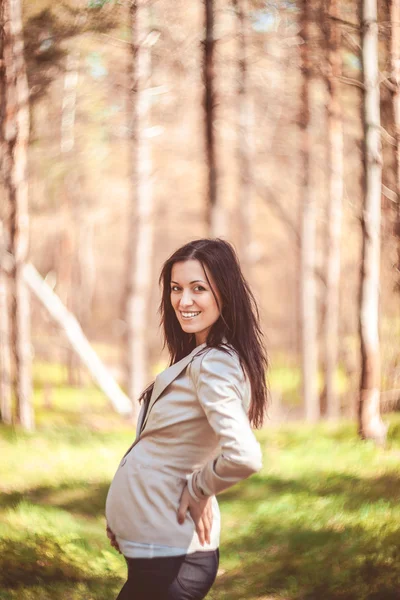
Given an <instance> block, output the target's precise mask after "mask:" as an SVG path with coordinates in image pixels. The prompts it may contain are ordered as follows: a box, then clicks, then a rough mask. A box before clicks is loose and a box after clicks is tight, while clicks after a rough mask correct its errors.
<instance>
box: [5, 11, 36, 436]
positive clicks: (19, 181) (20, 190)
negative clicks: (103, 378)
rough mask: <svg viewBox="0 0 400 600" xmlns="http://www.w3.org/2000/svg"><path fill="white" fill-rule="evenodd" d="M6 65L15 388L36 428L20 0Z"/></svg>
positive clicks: (22, 419) (20, 410) (8, 33)
mask: <svg viewBox="0 0 400 600" xmlns="http://www.w3.org/2000/svg"><path fill="white" fill-rule="evenodd" d="M3 31H4V68H5V79H6V92H5V93H6V98H5V102H6V110H5V120H4V122H3V128H4V129H3V132H4V133H3V136H2V137H3V138H4V142H5V144H4V149H5V152H4V163H5V164H4V183H5V189H6V195H7V196H8V201H9V206H10V226H9V230H10V240H9V253H10V254H11V256H12V258H13V264H12V269H11V274H10V294H11V348H12V354H13V359H14V389H15V397H16V400H17V420H18V422H19V423H20V424H21V425H22V426H23V427H24V428H25V429H28V430H31V429H33V428H34V416H33V409H32V381H31V348H30V307H29V297H28V291H27V289H26V287H25V285H24V283H23V277H22V271H23V268H24V263H25V261H26V258H27V253H28V235H29V221H28V177H27V150H28V139H29V90H28V81H27V77H26V68H25V59H24V45H23V37H22V22H21V4H20V1H19V0H6V1H5V2H4V29H3Z"/></svg>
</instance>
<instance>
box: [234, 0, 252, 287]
mask: <svg viewBox="0 0 400 600" xmlns="http://www.w3.org/2000/svg"><path fill="white" fill-rule="evenodd" d="M233 6H234V9H235V12H236V24H237V34H236V35H237V44H238V50H237V82H238V83H237V119H238V126H237V132H238V139H237V162H238V171H239V185H238V188H239V193H238V214H239V236H240V241H239V249H240V256H241V262H242V266H243V270H244V272H245V273H246V274H247V276H249V273H250V266H251V254H250V252H251V241H252V214H253V199H252V176H251V163H252V160H251V143H250V127H251V112H252V111H251V107H250V101H249V92H248V82H247V79H248V76H247V42H248V22H247V13H248V5H247V0H233Z"/></svg>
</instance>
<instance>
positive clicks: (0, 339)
mask: <svg viewBox="0 0 400 600" xmlns="http://www.w3.org/2000/svg"><path fill="white" fill-rule="evenodd" d="M4 4H5V3H4V2H1V3H0V124H1V123H4V122H5V112H6V102H5V91H6V71H5V68H4V35H3V31H4ZM4 152H5V140H4V128H3V127H1V126H0V194H1V197H3V196H4V195H5V189H4V177H3V176H4ZM0 217H1V219H2V220H1V221H0V410H1V420H2V421H3V422H4V423H7V424H11V422H12V397H11V360H10V328H9V313H8V278H7V274H6V271H5V268H4V261H5V260H6V248H7V242H6V231H5V228H4V224H3V222H4V220H5V218H6V211H5V209H4V205H3V207H0Z"/></svg>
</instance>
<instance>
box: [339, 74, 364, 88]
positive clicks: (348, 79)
mask: <svg viewBox="0 0 400 600" xmlns="http://www.w3.org/2000/svg"><path fill="white" fill-rule="evenodd" d="M338 79H339V81H341V82H342V83H345V84H346V85H353V86H355V87H358V88H360V90H363V89H364V84H363V83H362V82H361V81H358V80H357V79H352V78H351V77H345V76H344V75H340V76H339V77H338Z"/></svg>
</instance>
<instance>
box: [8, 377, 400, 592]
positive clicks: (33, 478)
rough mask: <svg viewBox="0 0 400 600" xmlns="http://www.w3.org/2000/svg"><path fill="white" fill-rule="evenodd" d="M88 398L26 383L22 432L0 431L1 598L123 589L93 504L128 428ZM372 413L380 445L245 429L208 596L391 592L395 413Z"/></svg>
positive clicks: (328, 430) (315, 431)
mask: <svg viewBox="0 0 400 600" xmlns="http://www.w3.org/2000/svg"><path fill="white" fill-rule="evenodd" d="M50 375H51V374H50ZM53 375H54V379H55V380H57V379H58V377H59V375H58V373H57V371H55V372H54V374H53ZM91 393H92V394H93V395H92V396H91V395H90V394H91ZM96 394H97V392H90V393H89V394H88V390H75V394H74V393H73V391H71V390H67V389H64V390H60V391H55V392H54V401H53V402H52V404H51V408H48V409H47V410H46V409H45V407H44V406H43V403H42V400H41V395H40V392H37V396H36V404H37V411H38V412H39V414H40V419H39V427H38V430H37V431H36V432H35V433H33V434H27V433H24V432H22V431H20V430H17V429H14V428H6V427H4V426H3V427H0V456H1V473H0V599H1V600H17V599H18V600H50V599H51V600H57V599H60V600H112V598H115V597H116V596H117V593H118V591H119V589H120V588H121V586H122V584H123V581H124V576H125V563H124V560H123V558H122V557H121V556H120V555H119V554H117V553H116V552H115V551H114V550H113V549H112V548H111V547H110V546H109V544H108V540H107V538H106V536H105V532H104V527H105V520H104V516H103V513H104V502H105V497H106V494H107V490H108V486H109V483H110V480H111V478H112V476H113V474H114V471H115V469H116V466H117V464H118V461H119V459H120V457H121V456H122V454H123V452H124V451H125V450H126V448H127V447H128V445H129V444H130V442H131V440H132V438H133V430H132V427H131V426H130V425H129V423H127V422H126V421H122V420H121V419H119V418H118V417H116V416H115V415H113V414H110V411H109V409H108V405H107V403H105V402H104V400H102V399H101V398H100V397H98V396H97V395H96ZM82 407H83V408H82ZM385 419H388V420H389V421H390V430H389V431H390V437H389V443H388V446H387V448H386V449H385V450H382V449H377V448H375V447H374V446H373V444H371V443H362V442H359V441H358V439H357V437H356V428H355V425H354V424H352V423H342V424H340V425H337V426H333V425H329V424H321V425H319V426H306V425H304V424H293V425H285V426H284V427H276V426H275V427H274V428H266V429H264V430H263V431H261V432H258V433H257V436H258V438H259V440H260V443H261V445H262V448H263V451H264V469H263V471H262V472H261V473H259V474H257V475H255V476H253V477H251V478H250V479H249V480H247V481H244V482H242V483H240V484H239V485H237V486H234V487H232V488H231V489H230V490H227V491H226V492H225V493H224V494H221V495H220V496H219V501H220V506H221V512H222V519H223V532H222V540H221V564H220V572H219V576H218V578H217V581H216V584H215V586H214V587H213V590H212V592H211V593H210V594H209V600H211V599H212V600H242V599H246V600H262V599H264V600H267V599H268V600H278V599H279V600H283V599H286V600H319V599H323V600H330V599H338V600H395V599H397V600H398V599H399V598H400V589H399V582H400V545H399V539H400V525H399V524H400V466H399V464H400V461H399V459H400V416H399V415H390V416H385ZM149 600H150V599H149Z"/></svg>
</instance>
